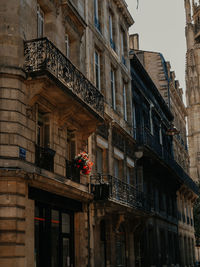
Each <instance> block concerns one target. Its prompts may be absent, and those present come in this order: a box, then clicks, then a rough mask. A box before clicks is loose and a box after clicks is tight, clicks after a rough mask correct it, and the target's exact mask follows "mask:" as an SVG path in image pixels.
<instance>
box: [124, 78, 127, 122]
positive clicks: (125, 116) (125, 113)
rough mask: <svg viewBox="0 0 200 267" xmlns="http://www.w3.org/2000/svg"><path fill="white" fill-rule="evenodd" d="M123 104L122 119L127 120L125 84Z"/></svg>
mask: <svg viewBox="0 0 200 267" xmlns="http://www.w3.org/2000/svg"><path fill="white" fill-rule="evenodd" d="M123 105H124V119H125V121H127V95H126V85H125V83H124V85H123Z"/></svg>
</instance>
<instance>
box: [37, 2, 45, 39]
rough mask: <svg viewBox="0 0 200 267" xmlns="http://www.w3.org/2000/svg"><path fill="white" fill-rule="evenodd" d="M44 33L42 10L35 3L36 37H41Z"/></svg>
mask: <svg viewBox="0 0 200 267" xmlns="http://www.w3.org/2000/svg"><path fill="white" fill-rule="evenodd" d="M43 34H44V12H43V11H42V9H41V8H40V6H39V5H37V37H38V38H41V37H43Z"/></svg>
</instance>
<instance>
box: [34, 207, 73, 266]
mask: <svg viewBox="0 0 200 267" xmlns="http://www.w3.org/2000/svg"><path fill="white" fill-rule="evenodd" d="M34 219H35V225H34V226H35V265H34V266H35V267H41V266H51V267H55V266H62V267H64V266H74V265H73V264H74V253H73V251H74V245H73V240H74V235H73V221H74V218H73V214H72V213H67V212H65V211H62V210H60V209H52V208H51V207H50V206H48V205H43V204H41V203H37V204H36V207H35V218H34ZM47 233H48V234H47Z"/></svg>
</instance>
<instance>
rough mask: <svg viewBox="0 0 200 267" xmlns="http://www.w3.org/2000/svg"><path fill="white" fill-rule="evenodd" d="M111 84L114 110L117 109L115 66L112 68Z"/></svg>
mask: <svg viewBox="0 0 200 267" xmlns="http://www.w3.org/2000/svg"><path fill="white" fill-rule="evenodd" d="M110 85H111V99H112V107H113V109H114V110H116V86H115V70H114V69H113V68H111V70H110Z"/></svg>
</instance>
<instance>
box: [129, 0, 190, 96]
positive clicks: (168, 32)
mask: <svg viewBox="0 0 200 267" xmlns="http://www.w3.org/2000/svg"><path fill="white" fill-rule="evenodd" d="M138 1H139V6H138V9H137V0H126V3H127V4H128V9H129V12H130V13H131V15H132V17H133V19H134V21H135V23H134V24H133V26H132V27H131V28H130V31H129V32H130V33H138V34H139V48H140V49H141V50H147V51H156V52H160V53H162V54H163V56H164V58H165V60H166V61H170V63H171V70H172V71H175V74H176V79H177V80H179V82H180V87H182V88H183V90H184V91H185V54H186V39H185V10H184V0H138Z"/></svg>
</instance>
